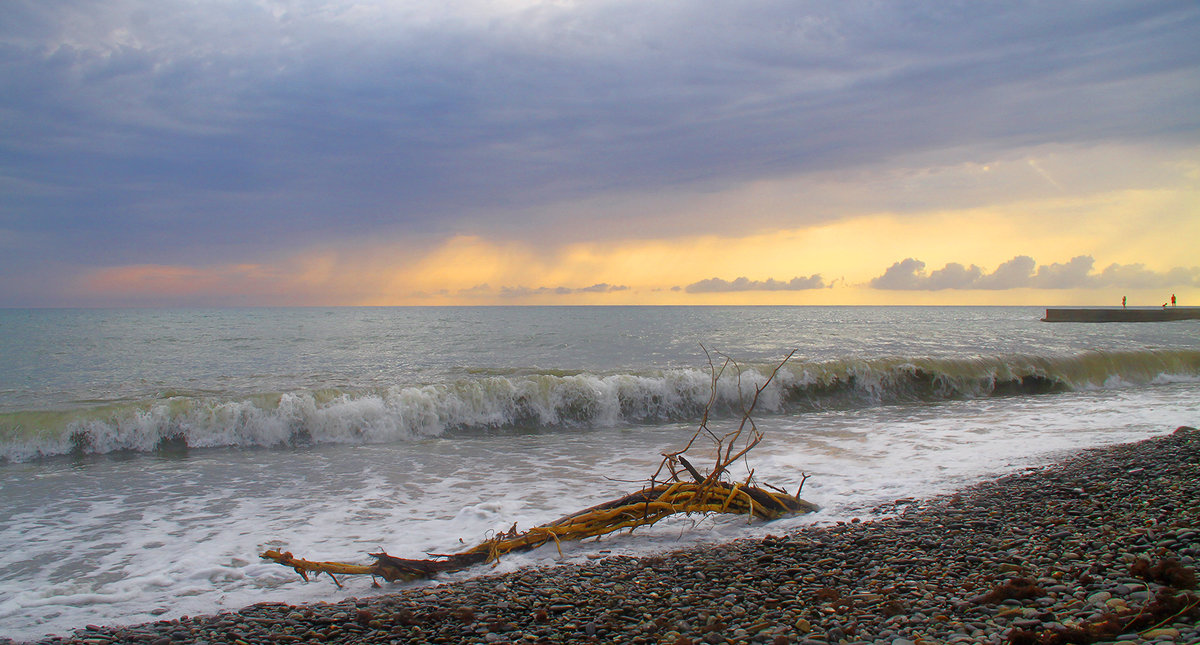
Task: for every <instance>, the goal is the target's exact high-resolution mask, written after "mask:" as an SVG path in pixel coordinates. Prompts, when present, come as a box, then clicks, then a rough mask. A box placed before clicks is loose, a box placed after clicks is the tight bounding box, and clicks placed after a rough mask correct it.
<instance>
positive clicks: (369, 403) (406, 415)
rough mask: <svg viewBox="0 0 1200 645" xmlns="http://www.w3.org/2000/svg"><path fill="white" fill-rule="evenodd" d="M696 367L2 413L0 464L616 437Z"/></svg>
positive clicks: (734, 406)
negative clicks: (237, 449) (434, 440)
mask: <svg viewBox="0 0 1200 645" xmlns="http://www.w3.org/2000/svg"><path fill="white" fill-rule="evenodd" d="M770 373H771V366H753V365H752V366H746V367H744V368H741V369H740V371H738V370H737V369H735V368H734V367H728V368H727V369H726V371H725V372H724V373H723V374H722V376H721V378H720V380H719V381H718V382H717V387H716V398H715V402H714V407H713V412H714V414H715V415H716V416H718V417H721V416H728V415H730V414H734V411H736V410H739V409H741V407H742V406H744V405H746V404H747V403H748V401H749V400H750V399H751V398H753V396H754V393H755V388H756V387H757V386H758V385H760V384H762V383H764V382H765V381H766V379H767V377H768V376H769V375H770ZM1196 379H1200V352H1198V351H1193V350H1174V351H1165V350H1147V351H1138V352H1088V353H1084V354H1079V355H1071V356H1060V357H1046V356H1027V355H1016V356H1007V357H992V358H988V357H977V358H970V359H928V358H923V359H874V360H861V359H843V360H835V361H825V362H819V363H813V362H795V363H791V364H788V365H785V366H784V368H783V369H781V370H780V371H779V372H778V374H777V376H776V378H775V380H774V382H773V383H772V384H771V386H770V387H768V388H766V389H765V390H764V391H763V392H762V393H761V395H760V396H759V400H758V409H759V410H761V411H764V412H768V413H778V412H784V411H788V410H804V409H807V410H814V409H818V410H819V409H827V408H831V407H834V408H845V407H860V406H864V405H865V406H870V405H882V404H890V403H896V402H904V401H926V402H928V401H939V400H954V399H966V398H979V397H988V396H994V395H1011V394H1038V393H1045V392H1054V391H1072V390H1085V389H1096V388H1104V389H1107V388H1120V387H1131V386H1141V385H1147V384H1162V383H1172V382H1189V381H1195V380H1196ZM710 385H711V375H710V374H709V373H707V372H705V371H701V370H668V371H660V372H654V373H649V374H609V375H599V374H576V375H554V374H545V373H543V374H537V373H533V374H512V375H508V376H488V377H484V378H478V379H467V380H460V381H456V382H453V383H448V384H433V385H426V386H419V387H400V386H395V387H389V388H384V389H381V390H368V391H361V392H358V391H343V392H337V391H316V392H313V391H297V392H288V393H284V394H280V395H254V396H249V397H245V398H240V399H235V400H226V399H211V398H205V397H181V396H173V397H171V398H168V399H165V400H154V401H148V402H142V403H131V404H121V405H105V406H101V407H98V408H89V409H85V410H82V411H70V412H62V413H41V414H39V415H32V414H29V413H24V414H15V415H14V414H10V415H6V416H5V415H0V430H3V432H2V434H0V459H6V460H9V461H27V460H29V459H34V458H38V457H45V456H53V455H64V454H71V453H74V454H107V453H111V452H118V451H136V452H152V451H155V450H160V449H163V448H164V447H166V448H168V449H170V448H179V447H181V446H184V445H186V446H187V447H195V448H205V447H222V446H241V447H291V446H295V445H302V444H308V443H319V444H325V443H331V444H380V443H389V442H395V441H408V440H413V439H419V438H422V437H433V436H440V435H442V434H444V433H445V432H447V431H450V430H466V431H472V430H475V431H477V430H486V429H494V428H509V427H518V428H527V429H534V430H546V429H563V428H567V429H569V428H579V427H593V428H595V427H616V426H619V425H622V424H628V423H642V422H671V421H675V420H680V419H687V418H694V417H695V416H697V415H698V414H699V411H700V410H701V409H703V407H704V406H705V404H706V403H707V402H708V399H709V396H710V394H711V392H712V390H711V388H710Z"/></svg>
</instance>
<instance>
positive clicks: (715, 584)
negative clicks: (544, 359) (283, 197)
mask: <svg viewBox="0 0 1200 645" xmlns="http://www.w3.org/2000/svg"><path fill="white" fill-rule="evenodd" d="M876 510H877V511H879V513H880V514H884V513H888V515H886V516H881V517H876V518H874V519H872V518H864V520H865V521H862V522H850V523H844V524H838V525H835V526H826V527H806V528H802V529H797V530H794V531H791V532H789V533H788V534H786V535H780V536H768V537H766V538H763V539H742V540H737V541H734V542H731V543H726V544H720V545H705V546H698V547H692V548H689V549H685V550H681V551H675V552H671V553H666V554H663V555H660V556H651V557H640V558H631V557H625V556H618V557H609V558H605V559H601V560H596V561H593V562H589V563H586V564H562V565H556V566H551V567H546V568H539V569H529V570H520V571H515V572H510V573H506V574H499V575H486V574H485V575H482V576H480V577H476V578H471V579H468V580H464V581H459V582H454V583H448V584H444V585H440V586H436V587H418V588H410V589H402V590H399V591H395V592H390V593H384V594H381V595H378V596H371V597H364V598H359V599H353V598H351V599H345V600H342V601H340V602H337V603H316V604H308V605H297V606H293V605H287V604H283V603H263V604H258V605H253V606H250V607H246V608H243V609H241V610H239V611H237V612H227V613H222V614H217V615H211V616H197V617H190V618H187V617H185V618H182V619H179V620H171V621H159V622H154V623H147V624H143V625H129V626H121V627H100V626H88V627H86V628H83V629H80V630H77V631H76V632H75V633H74V634H72V635H70V636H59V637H50V638H46V639H43V640H41V641H36V642H38V643H42V644H45V645H49V644H58V643H71V644H82V643H87V644H88V645H105V644H107V643H133V642H140V643H153V644H155V645H163V644H165V643H243V644H248V645H256V644H259V643H302V642H326V643H425V642H428V643H457V642H478V643H538V642H548V643H560V642H613V643H615V642H622V643H625V642H632V643H676V644H678V645H685V644H687V643H694V644H698V643H727V642H733V643H740V642H759V643H775V644H780V645H782V644H784V643H892V644H894V645H909V644H915V643H921V642H925V643H955V642H962V643H1009V642H1012V643H1021V644H1023V643H1038V642H1042V643H1054V642H1068V641H1066V640H1063V639H1064V638H1065V637H1066V636H1067V635H1069V634H1074V635H1075V637H1076V640H1071V641H1069V642H1105V643H1143V642H1152V641H1153V642H1162V641H1166V642H1180V643H1184V642H1197V641H1198V640H1200V632H1198V631H1197V628H1196V617H1197V616H1198V615H1200V605H1198V604H1197V600H1198V597H1197V592H1196V591H1195V589H1194V588H1195V586H1196V581H1195V570H1196V567H1197V560H1198V559H1200V527H1198V526H1197V524H1198V523H1200V431H1197V430H1194V429H1190V428H1180V429H1178V430H1176V431H1175V432H1174V433H1172V434H1168V435H1163V436H1159V437H1154V438H1151V439H1145V440H1142V441H1138V442H1135V443H1129V444H1119V445H1115V446H1109V447H1103V448H1091V449H1085V450H1082V451H1080V452H1076V453H1072V454H1070V455H1067V456H1065V457H1064V458H1062V459H1061V460H1060V461H1058V462H1057V463H1055V464H1052V465H1049V466H1045V467H1039V468H1031V469H1027V470H1026V471H1023V472H1022V473H1019V474H1015V475H1009V476H1005V477H1002V478H999V479H996V480H993V481H987V482H983V483H980V484H976V485H973V486H971V487H968V488H966V489H964V490H962V491H959V492H957V493H954V494H950V495H946V496H942V497H937V498H933V499H929V500H924V501H913V500H898V501H897V502H896V503H895V504H894V505H890V506H889V507H888V508H880V509H876ZM1172 563H1173V564H1172ZM314 584H331V583H329V582H328V581H326V580H319V581H314ZM1151 619H1152V621H1153V622H1147V621H1149V620H1151ZM1079 629H1086V630H1090V635H1089V636H1088V637H1089V638H1091V637H1099V640H1094V641H1084V640H1079V639H1082V638H1084V636H1081V635H1080V634H1083V632H1071V631H1069V630H1079ZM1055 639H1058V640H1055ZM4 642H11V641H5V640H4V639H3V638H0V643H4Z"/></svg>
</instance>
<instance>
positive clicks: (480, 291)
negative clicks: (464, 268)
mask: <svg viewBox="0 0 1200 645" xmlns="http://www.w3.org/2000/svg"><path fill="white" fill-rule="evenodd" d="M629 290H630V287H628V286H626V285H613V284H608V283H606V282H601V283H598V284H593V285H591V286H590V287H562V286H559V287H525V286H517V287H500V288H499V289H492V287H490V286H488V285H486V284H481V285H476V286H474V287H472V288H470V289H461V290H459V291H458V295H460V296H467V297H478V296H492V295H499V296H500V297H503V298H527V297H529V296H546V295H554V296H569V295H574V294H580V293H617V292H621V291H629Z"/></svg>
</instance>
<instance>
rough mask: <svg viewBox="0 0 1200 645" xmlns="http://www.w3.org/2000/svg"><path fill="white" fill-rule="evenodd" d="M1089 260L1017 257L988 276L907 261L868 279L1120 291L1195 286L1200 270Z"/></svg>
mask: <svg viewBox="0 0 1200 645" xmlns="http://www.w3.org/2000/svg"><path fill="white" fill-rule="evenodd" d="M1094 264H1095V260H1094V259H1093V258H1092V257H1091V256H1087V255H1080V256H1077V257H1074V258H1071V260H1070V261H1068V262H1066V263H1054V264H1043V265H1038V264H1037V263H1036V262H1035V261H1034V259H1033V258H1031V257H1029V256H1027V255H1019V256H1017V257H1015V258H1013V259H1011V260H1009V261H1008V262H1005V263H1003V264H1001V265H1000V266H998V267H996V270H995V271H992V272H991V273H987V272H985V271H984V270H983V269H982V268H980V267H978V266H976V265H974V264H972V265H971V266H969V267H966V266H963V265H961V264H958V263H957V262H951V263H949V264H946V266H944V267H942V268H940V269H936V270H934V271H931V272H929V273H926V272H925V263H924V262H922V261H920V260H917V259H914V258H907V259H905V260H902V261H900V262H897V263H895V264H893V265H892V266H890V267H888V269H887V270H886V271H884V273H883V275H881V276H878V277H876V278H873V279H872V280H871V281H870V283H869V284H870V286H871V287H872V288H874V289H883V290H892V291H939V290H942V289H993V290H1002V289H1022V288H1027V289H1092V288H1104V287H1124V288H1129V289H1153V288H1160V287H1178V286H1200V267H1192V268H1182V267H1180V268H1174V269H1171V270H1170V271H1166V272H1156V271H1151V270H1149V269H1147V268H1146V267H1145V266H1144V265H1141V264H1124V265H1122V264H1110V265H1109V266H1108V267H1106V268H1105V269H1104V270H1103V271H1100V272H1098V273H1097V272H1093V266H1094Z"/></svg>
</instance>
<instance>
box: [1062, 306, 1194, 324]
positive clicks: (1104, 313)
mask: <svg viewBox="0 0 1200 645" xmlns="http://www.w3.org/2000/svg"><path fill="white" fill-rule="evenodd" d="M1169 320H1200V307H1130V308H1124V307H1121V308H1117V307H1103V308H1087V307H1072V308H1059V309H1049V308H1047V309H1046V317H1045V318H1042V322H1087V323H1099V322H1166V321H1169Z"/></svg>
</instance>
